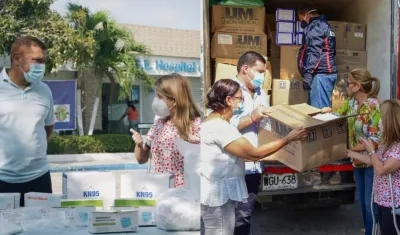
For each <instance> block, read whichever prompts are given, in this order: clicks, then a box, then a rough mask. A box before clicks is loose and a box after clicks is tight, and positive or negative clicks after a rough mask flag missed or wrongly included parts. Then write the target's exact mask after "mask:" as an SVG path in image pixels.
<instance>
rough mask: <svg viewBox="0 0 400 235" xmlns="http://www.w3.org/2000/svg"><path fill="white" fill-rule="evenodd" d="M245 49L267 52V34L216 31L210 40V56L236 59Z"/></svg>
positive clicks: (261, 52)
mask: <svg viewBox="0 0 400 235" xmlns="http://www.w3.org/2000/svg"><path fill="white" fill-rule="evenodd" d="M247 51H255V52H257V53H260V54H261V55H263V56H265V55H266V54H267V35H265V34H263V33H254V34H249V33H248V34H238V33H224V32H216V33H214V36H213V37H212V40H211V58H217V57H219V58H231V59H238V58H240V56H241V55H243V53H245V52H247Z"/></svg>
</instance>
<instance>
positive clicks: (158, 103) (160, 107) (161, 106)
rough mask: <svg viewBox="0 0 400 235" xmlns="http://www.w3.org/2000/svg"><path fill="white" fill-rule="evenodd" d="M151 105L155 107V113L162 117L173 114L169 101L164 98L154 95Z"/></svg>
mask: <svg viewBox="0 0 400 235" xmlns="http://www.w3.org/2000/svg"><path fill="white" fill-rule="evenodd" d="M151 107H152V108H153V111H154V113H155V114H156V115H157V116H159V117H160V118H166V117H168V116H169V115H170V114H171V112H170V108H168V105H167V103H165V101H164V100H162V99H160V98H158V97H157V96H156V97H154V99H153V104H152V105H151Z"/></svg>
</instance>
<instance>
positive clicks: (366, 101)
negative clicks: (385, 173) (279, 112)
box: [335, 69, 381, 235]
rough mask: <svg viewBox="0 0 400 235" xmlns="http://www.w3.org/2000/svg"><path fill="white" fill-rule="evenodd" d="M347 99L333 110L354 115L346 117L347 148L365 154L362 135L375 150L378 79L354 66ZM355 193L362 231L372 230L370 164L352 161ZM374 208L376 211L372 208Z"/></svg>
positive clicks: (378, 116)
mask: <svg viewBox="0 0 400 235" xmlns="http://www.w3.org/2000/svg"><path fill="white" fill-rule="evenodd" d="M346 84H347V87H346V90H347V94H348V96H349V98H348V99H347V100H346V101H345V103H344V104H343V106H342V107H341V108H339V109H338V110H337V111H336V112H335V113H336V114H338V115H340V116H350V115H357V114H360V115H358V116H355V117H350V118H348V135H349V137H348V139H349V147H350V150H351V151H355V152H358V153H366V151H367V149H366V146H365V144H364V143H363V141H362V138H367V139H369V140H371V142H372V143H373V145H374V148H375V149H376V148H377V147H378V145H379V141H380V135H381V131H380V128H379V121H380V118H381V112H380V110H379V105H380V102H379V100H378V98H377V96H378V93H379V89H380V82H379V79H377V78H375V77H372V76H371V74H370V73H369V72H368V71H367V70H366V69H354V70H353V71H351V72H350V75H349V78H348V80H347V81H346ZM353 166H354V176H355V179H356V186H357V194H358V198H359V202H360V206H361V212H362V216H363V220H364V227H365V234H366V235H370V234H371V233H372V226H373V220H372V212H371V193H372V183H373V178H374V169H373V168H372V167H371V165H370V164H365V163H363V162H360V161H358V160H356V159H354V160H353ZM375 211H376V210H375Z"/></svg>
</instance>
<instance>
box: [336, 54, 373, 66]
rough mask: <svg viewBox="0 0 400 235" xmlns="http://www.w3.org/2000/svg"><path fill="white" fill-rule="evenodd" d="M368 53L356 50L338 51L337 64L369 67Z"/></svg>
mask: <svg viewBox="0 0 400 235" xmlns="http://www.w3.org/2000/svg"><path fill="white" fill-rule="evenodd" d="M367 55H368V54H367V52H366V51H354V50H344V49H340V50H336V63H337V64H338V65H345V66H352V67H356V68H357V67H358V68H359V67H361V68H365V67H366V66H367Z"/></svg>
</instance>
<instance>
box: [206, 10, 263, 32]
mask: <svg viewBox="0 0 400 235" xmlns="http://www.w3.org/2000/svg"><path fill="white" fill-rule="evenodd" d="M211 22H212V28H211V31H212V32H213V33H214V32H231V33H265V23H266V22H265V8H264V7H238V6H221V5H213V6H212V20H211Z"/></svg>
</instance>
